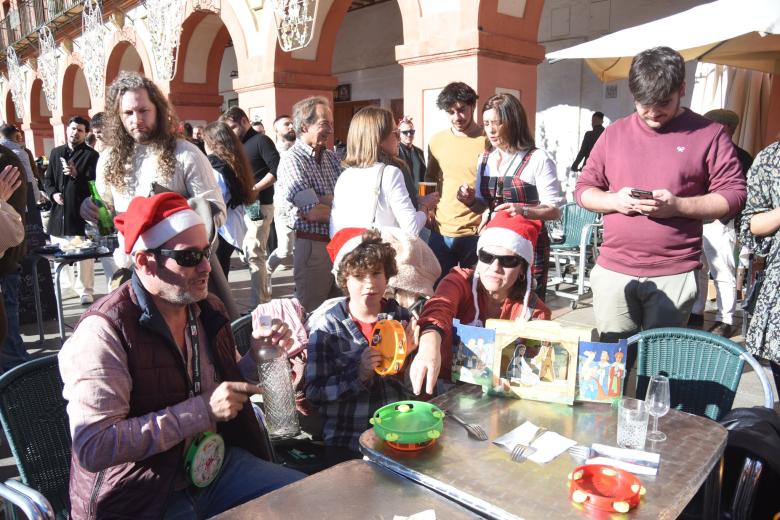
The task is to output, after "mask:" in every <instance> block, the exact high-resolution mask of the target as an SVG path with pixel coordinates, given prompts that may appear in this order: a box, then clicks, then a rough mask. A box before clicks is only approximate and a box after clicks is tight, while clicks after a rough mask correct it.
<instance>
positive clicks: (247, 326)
mask: <svg viewBox="0 0 780 520" xmlns="http://www.w3.org/2000/svg"><path fill="white" fill-rule="evenodd" d="M230 328H231V329H232V330H233V337H234V338H235V339H236V348H237V349H238V352H239V353H240V354H241V355H242V356H243V355H244V354H246V353H247V352H248V351H249V345H251V342H252V315H251V314H247V315H246V316H241V317H240V318H238V319H237V320H234V321H233V323H231V324H230Z"/></svg>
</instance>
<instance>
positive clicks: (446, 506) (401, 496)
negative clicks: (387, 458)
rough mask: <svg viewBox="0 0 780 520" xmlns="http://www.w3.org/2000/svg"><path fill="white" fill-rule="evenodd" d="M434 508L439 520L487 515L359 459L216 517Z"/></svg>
mask: <svg viewBox="0 0 780 520" xmlns="http://www.w3.org/2000/svg"><path fill="white" fill-rule="evenodd" d="M428 509H433V510H434V511H435V513H436V518H437V519H439V520H444V519H447V520H461V519H471V518H482V517H480V516H478V515H476V514H474V513H472V512H470V511H467V510H466V509H464V508H462V507H460V506H459V505H457V504H455V503H454V502H451V501H450V500H447V499H446V498H444V497H441V496H439V495H437V494H436V493H434V492H433V491H431V490H429V489H427V488H425V487H423V486H420V485H418V484H415V483H414V482H412V481H411V480H408V479H405V478H403V477H401V476H399V475H397V474H395V473H393V472H392V471H388V470H386V469H384V468H382V467H379V466H377V465H375V464H373V463H371V462H365V461H362V460H353V461H349V462H343V463H341V464H339V465H337V466H333V467H332V468H330V469H326V470H325V471H321V472H319V473H315V474H314V475H312V476H310V477H306V478H305V479H303V480H299V481H298V482H295V483H293V484H290V485H288V486H285V487H283V488H281V489H277V490H276V491H273V492H271V493H268V494H267V495H263V496H261V497H259V498H256V499H254V500H250V501H249V502H247V503H245V504H242V505H240V506H238V507H235V508H233V509H231V510H229V511H226V512H224V513H222V514H221V515H218V516H216V517H214V518H216V519H223V520H227V519H230V520H244V519H246V520H249V519H252V520H255V519H256V518H264V519H269V518H279V519H285V520H286V519H290V520H293V519H296V518H306V519H312V520H313V519H316V518H323V519H326V518H327V519H331V518H338V519H339V520H365V519H369V518H370V519H378V520H380V519H381V520H392V519H393V517H394V516H395V515H401V516H410V515H412V514H414V513H419V512H420V511H425V510H428Z"/></svg>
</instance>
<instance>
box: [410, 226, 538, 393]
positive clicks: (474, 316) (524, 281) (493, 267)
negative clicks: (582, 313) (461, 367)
mask: <svg viewBox="0 0 780 520" xmlns="http://www.w3.org/2000/svg"><path fill="white" fill-rule="evenodd" d="M541 228H542V224H541V222H539V221H538V220H528V219H526V218H524V217H522V216H511V215H510V213H509V212H507V211H501V212H498V213H496V214H495V215H494V216H493V219H492V220H491V221H490V222H489V223H488V225H487V226H486V227H485V229H484V230H483V231H482V234H481V235H480V237H479V241H478V242H477V257H478V261H477V265H476V267H475V268H474V269H464V268H462V267H455V268H453V269H452V270H451V271H450V272H449V274H448V275H447V276H445V277H444V278H442V280H441V282H439V285H438V286H437V287H436V293H435V294H434V295H433V297H432V298H431V299H430V300H428V302H427V303H426V304H425V307H423V311H422V314H421V315H420V319H419V321H418V324H419V326H420V346H421V347H422V346H423V345H429V348H427V349H422V348H421V349H420V352H421V353H422V352H423V351H424V352H438V353H439V354H440V359H439V360H438V362H439V364H440V366H441V370H440V373H439V375H440V376H441V377H443V378H445V379H449V377H450V375H451V368H452V343H453V333H452V331H453V327H452V320H453V319H454V318H457V319H458V320H460V322H461V323H464V324H467V325H474V326H479V327H482V326H484V324H485V322H486V321H487V320H489V319H502V320H515V319H522V320H532V319H542V320H549V319H550V309H548V308H547V306H546V305H545V304H544V302H542V301H541V300H540V299H539V297H538V296H537V295H536V294H535V293H534V292H533V291H532V290H531V288H532V285H533V281H532V278H531V264H532V262H533V259H534V248H533V245H534V243H536V240H537V238H538V236H539V230H540V229H541ZM435 347H438V348H435ZM418 355H419V354H418ZM436 362H437V360H431V361H430V363H431V364H434V365H435V364H436Z"/></svg>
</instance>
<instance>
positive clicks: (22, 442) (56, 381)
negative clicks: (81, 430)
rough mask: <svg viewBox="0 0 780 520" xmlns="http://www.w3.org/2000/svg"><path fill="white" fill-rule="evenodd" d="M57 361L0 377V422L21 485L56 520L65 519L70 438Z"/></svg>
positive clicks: (40, 362) (48, 359)
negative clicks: (47, 504)
mask: <svg viewBox="0 0 780 520" xmlns="http://www.w3.org/2000/svg"><path fill="white" fill-rule="evenodd" d="M62 388H63V383H62V379H61V378H60V371H59V365H58V363H57V356H56V355H52V356H46V357H43V358H39V359H35V360H33V361H29V362H27V363H25V364H23V365H20V366H18V367H16V368H14V369H13V370H9V371H8V372H6V373H5V374H3V375H2V376H0V422H2V425H3V430H4V431H5V436H6V438H7V439H8V444H9V445H10V447H11V452H12V453H13V456H14V459H15V460H16V466H17V468H18V469H19V475H20V476H21V479H22V482H23V483H24V484H26V485H27V486H29V487H31V488H33V489H35V490H38V491H40V492H41V493H42V494H43V495H44V497H46V499H47V500H48V501H49V502H50V503H51V505H52V507H53V508H54V511H55V512H56V514H57V518H68V516H69V513H68V512H69V510H70V499H69V496H68V480H69V477H70V454H71V438H70V429H69V426H68V414H67V412H66V411H65V405H66V401H65V399H64V398H63V397H62Z"/></svg>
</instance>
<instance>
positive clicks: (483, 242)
mask: <svg viewBox="0 0 780 520" xmlns="http://www.w3.org/2000/svg"><path fill="white" fill-rule="evenodd" d="M485 246H497V247H503V248H505V249H509V250H510V251H512V252H514V253H515V254H516V255H519V256H521V257H522V258H523V259H524V260H525V261H526V262H528V263H529V264H530V263H533V261H534V245H533V244H532V243H531V241H530V240H528V239H527V238H525V237H524V236H522V235H520V234H519V233H515V232H514V231H512V230H511V229H507V228H505V227H498V226H496V227H487V228H485V229H484V230H483V231H482V234H481V235H480V236H479V240H478V241H477V250H479V249H481V248H483V247H485Z"/></svg>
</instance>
